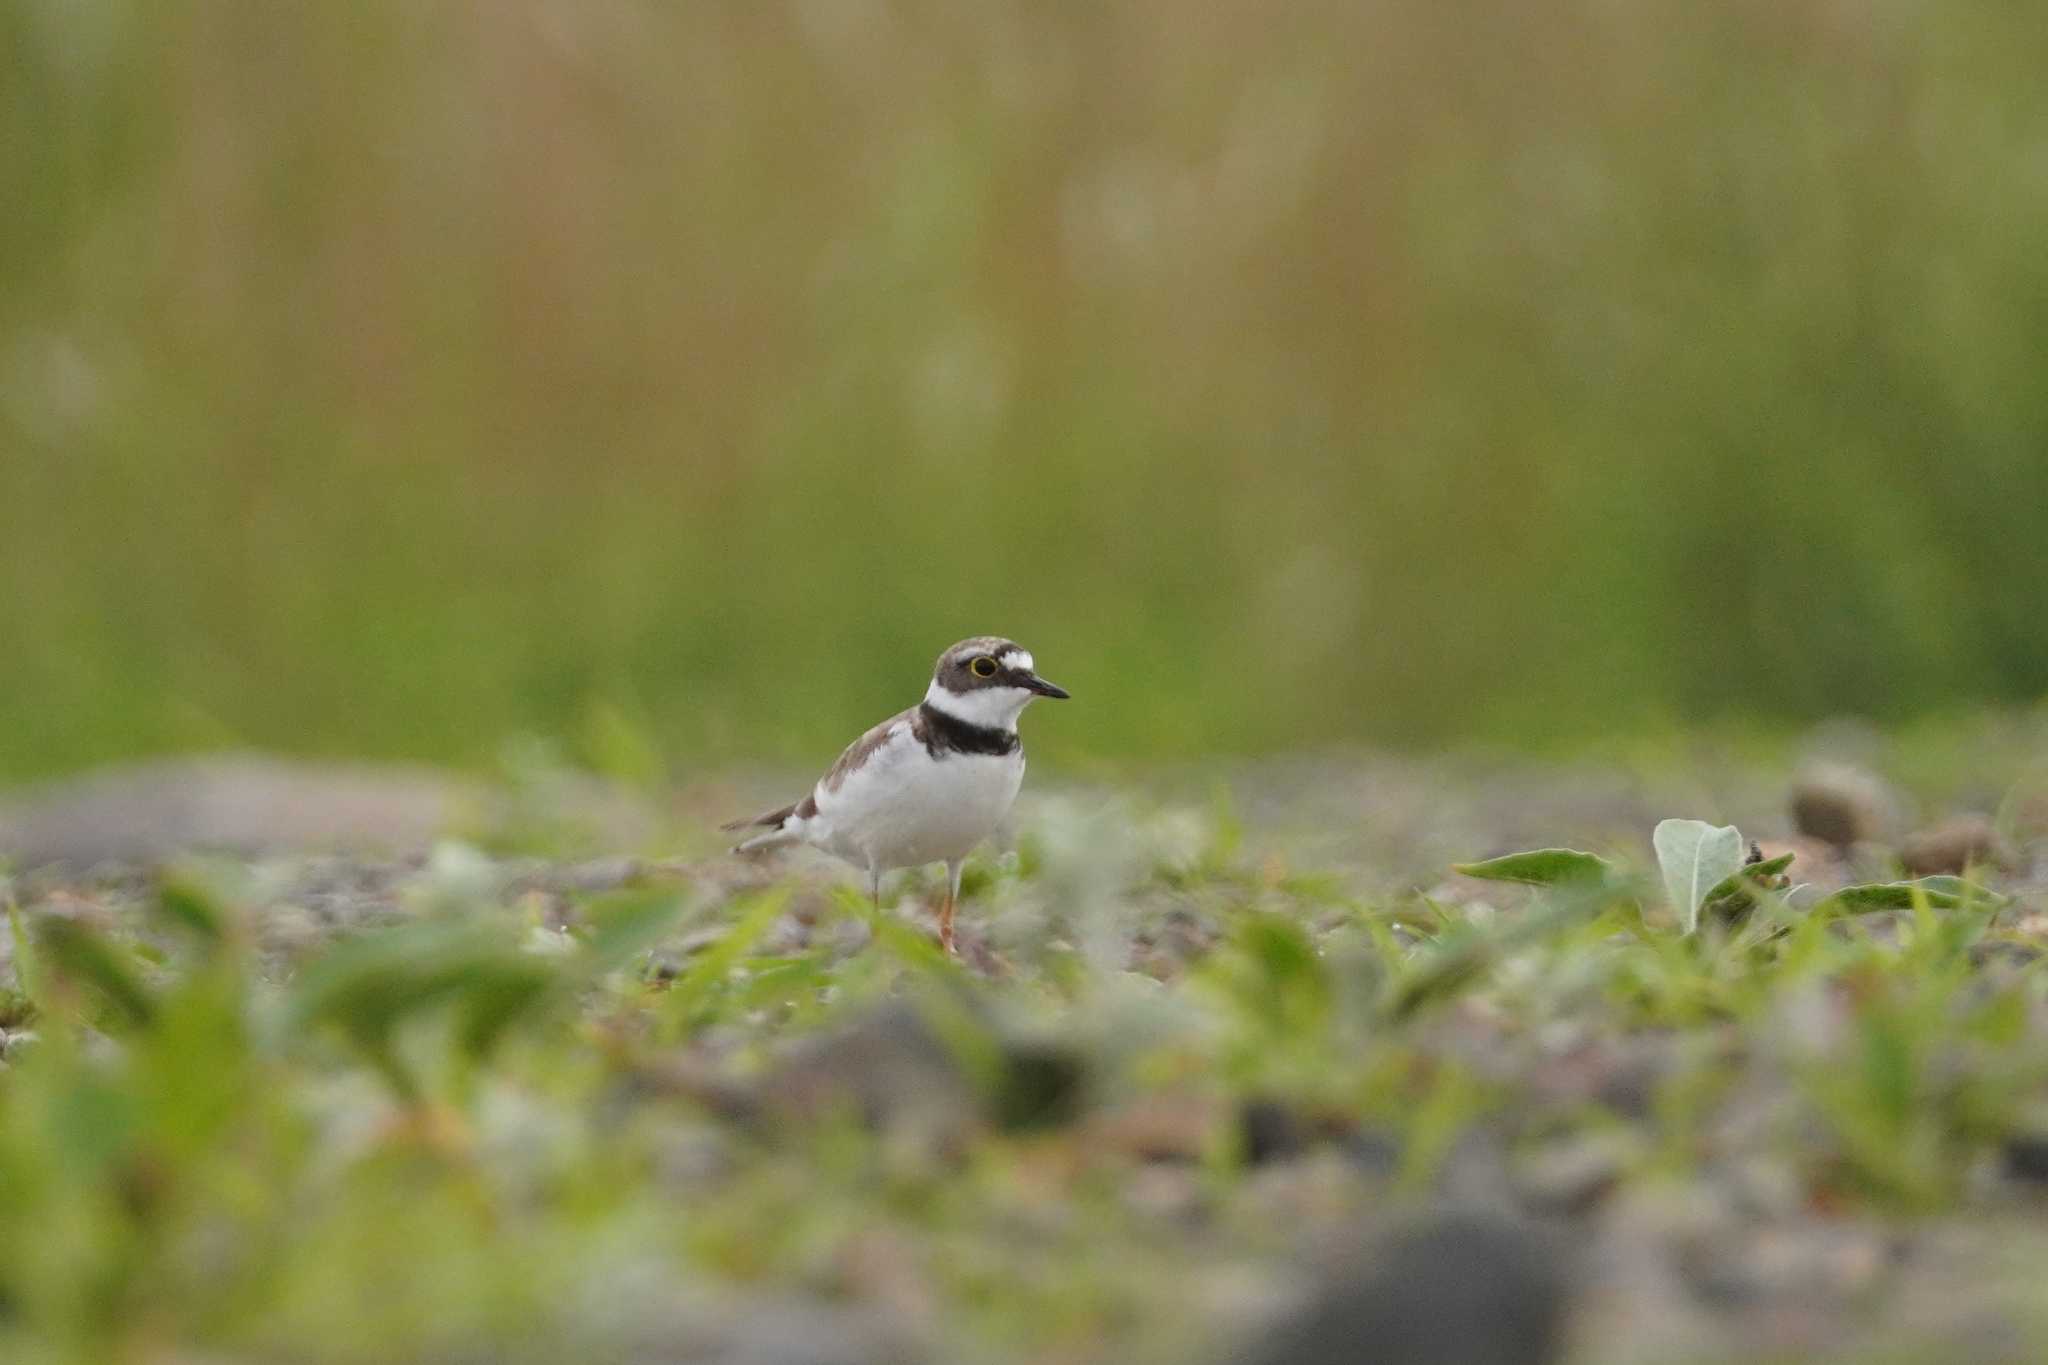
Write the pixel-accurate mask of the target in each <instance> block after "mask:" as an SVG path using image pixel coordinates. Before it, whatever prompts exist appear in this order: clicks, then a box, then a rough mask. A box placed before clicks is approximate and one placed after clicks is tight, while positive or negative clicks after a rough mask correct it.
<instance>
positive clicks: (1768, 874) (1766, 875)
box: [1707, 853, 1799, 902]
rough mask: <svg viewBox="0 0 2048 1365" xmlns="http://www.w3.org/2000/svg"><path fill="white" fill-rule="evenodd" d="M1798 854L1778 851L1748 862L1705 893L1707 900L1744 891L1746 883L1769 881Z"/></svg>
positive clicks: (1788, 865)
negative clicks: (1757, 861)
mask: <svg viewBox="0 0 2048 1365" xmlns="http://www.w3.org/2000/svg"><path fill="white" fill-rule="evenodd" d="M1798 856H1799V855H1798V854H1796V853H1780V854H1779V855H1778V856H1777V857H1775V858H1766V859H1765V860H1764V861H1762V862H1760V863H1750V864H1748V865H1746V866H1745V867H1743V869H1742V870H1741V871H1740V872H1737V873H1736V874H1735V875H1734V876H1732V877H1729V878H1727V879H1726V880H1724V881H1722V882H1721V884H1720V885H1718V886H1716V887H1715V888H1714V889H1713V890H1712V891H1709V892H1708V893H1707V900H1708V901H1709V902H1712V901H1717V900H1720V899H1721V898H1722V897H1724V896H1733V895H1736V894H1738V893H1742V892H1746V891H1747V890H1748V885H1747V884H1761V883H1764V882H1767V881H1769V880H1770V879H1771V878H1772V877H1776V876H1780V875H1782V874H1783V873H1784V871H1785V869H1786V868H1788V867H1790V866H1792V860H1793V859H1794V858H1797V857H1798Z"/></svg>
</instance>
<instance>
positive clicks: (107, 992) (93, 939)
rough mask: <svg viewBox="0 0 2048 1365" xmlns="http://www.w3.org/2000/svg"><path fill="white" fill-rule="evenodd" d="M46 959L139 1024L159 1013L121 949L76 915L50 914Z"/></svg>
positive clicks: (44, 936)
mask: <svg viewBox="0 0 2048 1365" xmlns="http://www.w3.org/2000/svg"><path fill="white" fill-rule="evenodd" d="M39 938H40V939H41V944H40V946H41V948H42V955H43V960H44V961H46V962H47V963H48V964H49V965H50V966H51V967H53V968H55V969H56V970H57V971H58V972H60V973H62V974H63V975H65V976H68V977H70V978H72V979H73V980H75V981H78V982H80V983H82V984H84V985H87V986H90V987H92V988H93V989H94V990H96V991H98V992H99V994H100V995H101V996H102V997H103V998H105V1000H106V1002H107V1003H108V1004H109V1005H112V1006H113V1007H114V1009H115V1010H116V1011H117V1012H118V1013H120V1014H121V1015H123V1016H125V1017H126V1020H127V1022H128V1023H129V1024H130V1025H132V1026H133V1027H136V1028H147V1027H148V1026H149V1024H150V1021H151V1020H153V1019H154V1018H155V1017H156V1001H155V999H154V998H153V997H152V996H151V995H150V993H149V989H148V988H147V987H146V986H144V985H143V984H142V978H141V977H139V976H138V975H136V973H135V970H134V968H133V967H132V966H131V965H130V963H129V961H128V960H127V959H126V958H125V957H124V955H123V954H122V953H121V952H120V950H118V949H116V948H115V947H114V945H113V944H111V943H109V942H107V940H106V939H104V938H102V937H100V935H98V934H96V933H94V932H93V931H92V930H91V929H88V928H86V927H85V925H83V924H81V923H79V922H78V921H77V920H75V919H69V918H66V917H65V916H62V915H51V916H48V917H46V918H45V919H44V920H43V923H42V932H41V934H40V935H39Z"/></svg>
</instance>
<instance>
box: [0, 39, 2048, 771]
mask: <svg viewBox="0 0 2048 1365" xmlns="http://www.w3.org/2000/svg"><path fill="white" fill-rule="evenodd" d="M2044 69H2048V40H2044V33H2043V30H2042V28H2041V24H2040V19H2039V15H2038V13H2036V12H2035V11H2034V9H2033V8H2032V7H2030V6H2026V5H2016V4H2010V3H1989V2H1988V0H1987V2H1985V3H1957V4H1951V5H1945V6H1925V5H1918V4H1905V3H1869V4H1845V3H1840V0H1768V2H1767V3H1766V2H1763V0H1746V2H1739V3H1734V4H1726V5H1714V6H1700V5H1694V4H1684V3H1678V2H1677V0H1647V2H1646V3H1637V4H1626V5H1620V4H1612V3H1607V2H1606V0H1563V2H1562V3H1559V4H1554V5H1543V6H1532V5H1527V4H1522V3H1512V2H1511V0H1474V2H1473V3H1468V4H1460V5H1434V4H1427V3H1422V0H1412V2H1409V3H1398V4H1389V5H1370V6H1369V5H1358V4H1353V3H1349V2H1348V0H1346V2H1345V3H1336V2H1335V0H1330V2H1328V3H1318V2H1315V0H1311V3H1305V4H1299V5H1290V6H1284V7H1278V8H1276V7H1274V6H1271V5H1267V4H1254V3H1249V2H1248V0H1231V2H1228V3H1213V4H1207V5H1201V6H1194V7H1190V6H1187V5H1182V4H1169V3H1160V2H1159V0H1141V2H1140V3H1134V4H1126V5H1118V6H1101V5H1095V4H1079V3H1034V4H1023V3H1007V2H1005V0H968V2H967V3H959V2H958V0H951V2H949V3H945V4H939V3H928V4H915V3H903V4H889V3H880V2H879V0H876V2H872V3H871V2H869V0H799V2H798V3H792V4H763V3H759V2H758V0H733V2H731V3H698V4H687V5H676V6H669V5H658V4H646V3H639V4H635V3H622V2H621V0H603V2H602V3H586V4H566V3H558V2H554V0H504V2H503V3H494V4H476V5H424V6H422V5H414V4H405V3H397V2H396V0H364V2H362V3H353V4H347V5H272V4H258V3H233V2H232V0H150V3H140V2H139V0H128V2H127V3H121V2H119V0H100V2H99V3H94V4H78V3H75V2H74V0H12V2H11V3H9V4H7V5H6V6H4V7H0V179H4V199H0V575H4V576H0V777H8V778H17V777H27V776H33V775H38V774H45V773H51V772H57V771H61V770H65V769H69V768H73V767H76V766H80V765H84V764H88V763H93V762H98V761H104V760H109V759H115V758H120V757H124V756H129V755H136V754H142V753H149V752H157V751H164V750H169V749H179V748H188V747H203V746H215V745H226V744H250V745H259V746H263V747H269V748H277V749H284V750H292V751H301V752H309V753H347V754H363V755H391V756H417V757H423V758H430V759H437V760H452V761H457V762H479V761H488V760H489V758H490V757H491V756H492V755H493V754H494V753H496V752H497V751H498V747H499V746H500V745H501V744H502V743H503V742H504V740H505V738H506V737H507V736H509V735H516V734H522V733H529V734H541V735H546V736H558V737H562V738H563V739H564V740H565V741H566V742H567V743H568V744H569V745H570V746H571V747H572V749H577V750H579V751H588V750H596V749H602V748H604V747H605V745H606V744H607V743H608V742H610V741H608V740H607V738H606V736H608V735H611V736H614V737H616V736H617V735H619V734H622V733H623V734H630V735H637V736H644V737H645V738H646V740H647V742H648V743H649V744H651V745H652V746H654V747H656V748H657V749H659V750H660V751H661V752H663V753H665V754H669V755H673V756H675V757H678V758H680V759H683V760H685V761H697V760H704V761H720V760H727V759H732V758H736V757H741V756H759V757H772V758H795V757H806V758H816V757H819V756H820V755H822V754H824V753H826V752H829V751H830V750H831V749H833V748H834V747H836V745H837V744H838V743H839V742H840V741H843V740H844V739H845V738H846V737H847V735H848V734H849V733H851V732H852V731H853V730H855V729H857V728H858V727H859V726H861V725H863V724H866V723H867V722H869V721H871V720H873V719H875V718H876V717H878V716H879V715H881V714H885V713H886V712H887V711H889V710H891V709H893V708H895V707H897V706H900V705H903V704H904V703H905V702H907V701H908V700H909V699H910V698H911V697H913V696H915V695H916V692H917V689H918V688H919V686H920V685H921V683H922V675H923V671H924V669H925V667H926V665H927V662H928V660H929V658H930V657H931V656H932V655H934V654H935V653H936V652H937V651H938V650H939V649H940V647H941V646H943V645H945V644H946V643H948V642H950V641H951V640H953V639H954V638H956V637H958V636H961V635H965V634H968V633H973V632H979V631H998V632H1004V633H1008V634H1012V635H1015V636H1018V637H1019V638H1021V639H1023V640H1025V641H1026V642H1027V643H1028V644H1030V645H1031V646H1032V647H1033V648H1034V649H1035V650H1036V651H1037V653H1038V657H1039V660H1040V662H1041V664H1042V666H1043V667H1044V669H1045V671H1046V672H1047V673H1048V674H1049V675H1050V676H1052V677H1054V678H1056V679H1058V680H1060V681H1062V682H1064V683H1066V684H1067V685H1069V686H1070V687H1072V688H1073V689H1074V691H1075V692H1076V694H1077V695H1078V696H1079V697H1081V698H1082V699H1083V700H1082V701H1081V702H1079V703H1077V704H1076V705H1075V706H1073V707H1071V708H1066V709H1064V710H1063V711H1062V713H1061V715H1060V717H1059V723H1058V724H1057V725H1052V724H1047V723H1044V722H1043V720H1041V723H1040V724H1039V725H1037V726H1035V727H1034V729H1035V730H1036V731H1037V733H1035V734H1034V736H1033V743H1034V746H1043V748H1042V750H1041V751H1044V752H1050V753H1052V754H1053V755H1054V756H1058V755H1059V754H1062V753H1064V754H1067V755H1070V756H1071V755H1079V754H1099V755H1131V756H1159V755H1172V754H1177V753H1183V752H1195V751H1204V750H1248V751H1256V750H1264V749H1281V748H1297V747H1313V746H1317V745H1321V744H1325V743H1328V742H1330V741H1333V740H1347V739H1362V740H1370V741H1376V742H1394V743H1406V744H1430V743H1437V742H1442V741H1445V740H1450V739H1468V738H1479V739H1485V740H1501V739H1508V740H1513V739H1522V740H1539V741H1555V740H1566V741H1569V740H1571V739H1572V738H1574V737H1583V736H1588V735H1593V734H1601V733H1615V732H1641V733H1648V732H1652V731H1655V730H1657V729H1659V728H1662V727H1668V726H1672V725H1694V724H1702V723H1721V722H1727V721H1730V720H1734V721H1739V722H1741V723H1744V724H1755V725H1759V726H1763V727H1770V726H1774V725H1782V726H1790V725H1793V724H1797V723H1800V722H1802V721H1804V720H1805V719H1808V718H1811V717H1814V716H1818V715H1822V714H1828V713H1833V712H1839V711H1853V712H1861V713H1864V714H1868V715H1872V716H1874V717H1877V718H1878V719H1880V720H1888V721H1898V720H1903V719H1907V718H1910V717H1914V716H1918V715H1922V714H1926V713H1928V712H1931V711H1938V710H1952V709H1958V708H1966V707H1974V706H1979V705H1985V704H1998V703H2030V702H2033V701H2035V700H2037V699H2039V698H2040V697H2041V695H2042V694H2043V692H2044V690H2048V616H2044V607H2043V603H2044V602H2048V552H2044V549H2043V534H2042V533H2043V531H2044V529H2048V526H2044V521H2048V518H2044V509H2048V383H2044V382H2043V381H2044V373H2043V357H2044V356H2048V249H2044V242H2048V81H2044V80H2043V79H2042V72H2043V70H2044Z"/></svg>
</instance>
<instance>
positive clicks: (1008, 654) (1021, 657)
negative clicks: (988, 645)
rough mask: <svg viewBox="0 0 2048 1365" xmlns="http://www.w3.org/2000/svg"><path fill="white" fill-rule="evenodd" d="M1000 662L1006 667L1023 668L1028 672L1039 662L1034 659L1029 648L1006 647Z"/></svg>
mask: <svg viewBox="0 0 2048 1365" xmlns="http://www.w3.org/2000/svg"><path fill="white" fill-rule="evenodd" d="M1000 662H1001V663H1002V665H1003V667H1004V668H1021V669H1023V670H1024V671H1025V672H1026V673H1029V672H1030V671H1031V670H1032V669H1034V668H1036V667H1038V665H1037V663H1035V662H1034V661H1033V660H1032V658H1031V651H1030V650H1028V649H1006V650H1004V651H1003V657H1002V659H1001V660H1000Z"/></svg>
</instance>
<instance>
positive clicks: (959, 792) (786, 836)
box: [722, 635, 1071, 953]
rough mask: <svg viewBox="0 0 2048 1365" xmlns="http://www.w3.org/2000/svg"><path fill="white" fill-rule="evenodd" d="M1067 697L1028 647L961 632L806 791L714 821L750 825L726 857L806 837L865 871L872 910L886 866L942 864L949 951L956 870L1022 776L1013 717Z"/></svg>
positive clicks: (943, 939) (943, 930)
mask: <svg viewBox="0 0 2048 1365" xmlns="http://www.w3.org/2000/svg"><path fill="white" fill-rule="evenodd" d="M1070 695H1071V694H1070V693H1069V692H1068V691H1067V690H1066V689H1065V688H1064V687H1060V686H1059V685H1057V684H1055V683H1051V682H1047V681H1046V680H1045V679H1044V678H1041V677H1040V676H1038V672H1037V663H1036V661H1035V660H1033V658H1032V657H1031V651H1029V650H1027V649H1025V648H1024V647H1023V646H1022V645H1019V644H1018V643H1017V642H1016V641H1014V640H1008V639H1005V638H1003V637H1002V636H999V635H976V636H974V637H972V638H970V639H966V640H962V641H961V642H960V643H958V644H956V645H954V646H952V647H951V648H949V649H948V650H946V652H945V653H943V654H941V655H939V659H938V662H937V663H936V664H935V665H934V666H933V668H932V680H931V685H930V686H928V687H927V688H925V693H924V700H923V701H921V702H919V703H918V704H917V705H915V706H913V707H911V708H910V709H909V710H907V711H899V712H897V713H896V714H895V715H893V716H891V717H889V719H887V720H885V721H883V722H882V723H881V724H880V725H877V726H875V727H874V728H873V729H871V730H869V731H868V732H867V733H866V734H864V735H862V736H861V737H860V738H859V739H857V740H855V741H854V742H853V743H852V744H849V745H848V746H847V747H846V751H845V752H844V753H842V754H840V755H839V761H838V762H836V763H834V764H833V765H832V766H831V768H830V769H828V770H827V771H826V773H825V775H824V776H823V777H821V778H819V779H818V781H817V783H816V785H814V786H813V787H812V788H811V790H810V794H809V795H807V796H805V797H804V798H803V799H802V800H801V801H796V802H792V803H791V804H789V805H787V806H781V807H778V808H777V809H775V810H771V811H767V812H765V813H763V814H761V815H756V816H753V817H751V818H750V819H745V820H735V821H733V822H731V823H730V824H727V825H725V826H723V827H722V828H723V829H724V830H725V831H726V832H727V833H737V832H741V831H745V830H758V831H759V832H758V833H755V834H751V835H749V836H748V837H747V838H744V839H742V840H741V841H740V842H739V843H738V844H736V845H734V846H733V852H735V853H760V852H763V851H766V850H768V849H774V848H782V847H785V846H788V845H791V844H807V845H809V846H810V847H812V848H816V849H821V850H823V851H824V852H826V853H830V854H832V855H833V856H835V857H838V858H840V859H843V860H844V861H846V862H849V863H852V864H853V865H854V866H855V867H857V868H859V869H861V870H862V871H863V872H865V873H866V874H867V886H868V896H869V898H870V899H871V900H872V901H873V902H874V903H875V905H876V907H877V908H879V907H880V905H881V900H882V874H883V873H884V872H887V871H890V870H892V869H894V868H899V867H921V866H923V865H924V864H926V863H934V862H944V863H945V864H946V900H945V903H944V904H943V905H942V906H941V907H940V908H939V946H940V947H941V948H942V949H943V950H944V951H946V952H947V953H952V952H953V951H954V946H953V912H954V909H955V908H956V906H957V905H958V903H959V900H960V872H961V869H962V868H963V867H965V866H966V861H967V855H968V854H969V853H970V852H971V851H973V849H974V847H975V845H977V844H979V843H980V842H981V841H982V840H983V839H986V838H987V837H988V836H989V835H991V834H993V833H994V832H995V829H996V826H997V825H999V824H1001V823H1002V819H1003V817H1004V816H1005V815H1007V814H1008V813H1009V810H1010V803H1011V802H1012V801H1014V800H1015V799H1016V797H1017V789H1018V788H1019V787H1020V786H1022V785H1023V782H1024V748H1023V744H1022V742H1021V741H1020V740H1019V739H1018V738H1017V718H1018V717H1019V716H1020V715H1022V714H1023V711H1024V708H1025V707H1027V706H1029V705H1030V704H1031V703H1032V702H1034V701H1036V700H1037V699H1038V698H1040V697H1051V698H1054V699H1056V700H1060V701H1064V700H1066V699H1067V698H1068V697H1069V696H1070Z"/></svg>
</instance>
